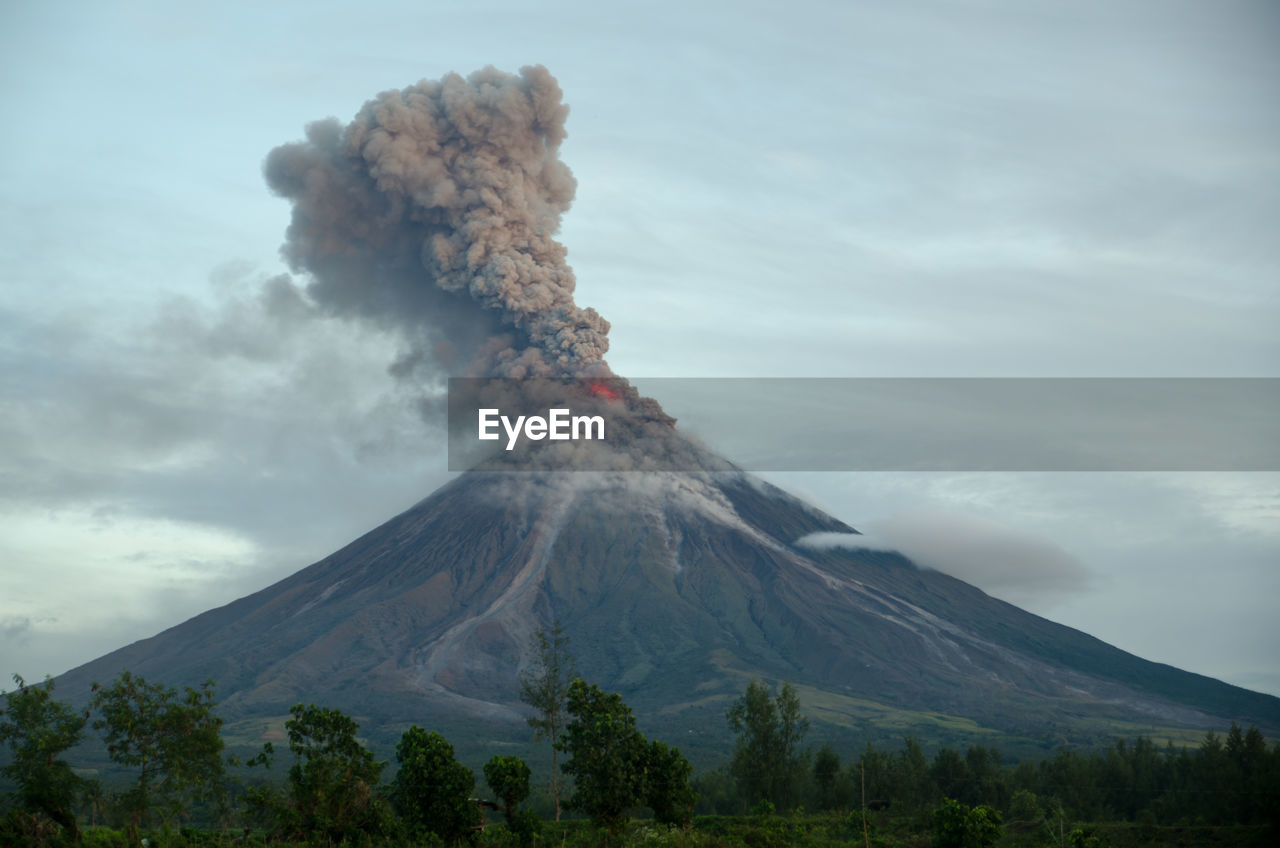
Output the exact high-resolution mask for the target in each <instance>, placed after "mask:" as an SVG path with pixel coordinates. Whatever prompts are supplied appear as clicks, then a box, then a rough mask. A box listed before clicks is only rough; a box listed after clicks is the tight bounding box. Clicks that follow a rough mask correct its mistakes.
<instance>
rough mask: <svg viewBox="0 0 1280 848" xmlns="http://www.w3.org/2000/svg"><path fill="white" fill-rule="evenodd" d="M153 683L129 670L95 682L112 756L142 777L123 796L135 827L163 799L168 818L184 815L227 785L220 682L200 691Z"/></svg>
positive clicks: (99, 725)
mask: <svg viewBox="0 0 1280 848" xmlns="http://www.w3.org/2000/svg"><path fill="white" fill-rule="evenodd" d="M185 688H186V691H185V694H184V695H183V696H182V697H181V698H179V696H178V693H177V691H176V690H175V689H173V688H172V687H169V686H165V685H163V684H160V683H148V682H147V681H146V680H145V679H144V678H142V677H140V676H136V675H134V674H132V673H130V672H129V671H122V672H121V673H120V675H119V677H117V678H116V679H115V681H114V682H113V683H112V684H111V685H110V686H105V687H104V686H102V685H100V684H98V683H94V684H93V692H94V696H93V699H92V701H91V702H90V706H91V709H92V710H94V711H96V712H97V713H98V715H99V718H98V719H97V720H96V721H94V723H93V727H94V729H95V730H101V731H104V737H105V739H106V742H107V754H108V756H110V757H111V759H113V760H115V761H116V762H117V763H119V764H120V765H123V766H127V767H132V768H137V769H138V777H137V780H136V782H135V783H134V785H133V788H132V789H130V790H129V791H128V792H127V793H125V795H124V799H123V800H124V803H125V809H126V811H127V812H128V813H129V829H130V831H131V832H136V831H137V828H138V826H139V825H141V824H145V823H146V821H147V817H148V815H149V814H150V812H151V810H152V808H153V807H155V806H156V804H157V803H160V802H167V803H166V804H165V806H164V807H163V808H162V811H163V812H164V813H165V814H166V815H167V816H181V814H182V812H183V810H184V804H185V802H187V801H189V800H193V799H200V798H207V797H210V796H212V795H215V794H218V793H220V792H222V791H223V789H224V777H225V764H224V762H223V759H222V749H223V741H222V719H221V718H219V717H218V716H216V715H214V712H213V711H214V707H215V706H216V702H215V701H214V687H213V681H212V680H209V681H206V682H205V683H204V684H202V685H201V687H200V688H199V689H192V688H191V687H190V686H188V687H185Z"/></svg>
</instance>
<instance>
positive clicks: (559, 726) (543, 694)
mask: <svg viewBox="0 0 1280 848" xmlns="http://www.w3.org/2000/svg"><path fill="white" fill-rule="evenodd" d="M529 648H530V651H531V653H532V657H531V659H530V660H529V668H528V669H527V670H526V671H524V672H522V673H521V675H520V700H521V701H524V702H525V703H526V704H528V705H529V706H531V707H533V708H534V709H535V710H537V711H538V714H537V715H535V716H532V717H530V718H529V719H528V722H529V726H530V727H532V728H533V735H534V738H535V739H548V740H550V741H551V795H552V797H553V798H554V799H555V805H556V821H560V770H559V769H558V768H557V767H556V765H557V764H556V752H557V751H559V750H560V747H559V742H560V734H561V733H562V732H564V727H565V722H566V721H567V719H568V716H567V712H566V710H567V706H566V698H567V697H568V695H569V684H570V681H572V680H573V679H574V677H575V676H576V674H575V672H574V662H573V657H572V656H571V655H570V654H569V637H568V636H566V635H564V630H563V629H561V627H560V622H559V621H556V622H555V623H554V624H552V626H551V631H550V632H548V631H547V630H545V629H543V628H541V627H540V628H538V629H537V630H536V631H535V632H534V634H533V638H532V639H531V640H530V645H529Z"/></svg>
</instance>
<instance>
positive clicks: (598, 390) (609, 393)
mask: <svg viewBox="0 0 1280 848" xmlns="http://www.w3.org/2000/svg"><path fill="white" fill-rule="evenodd" d="M591 394H593V395H594V396H596V397H602V398H604V399H605V400H617V399H618V393H617V392H615V391H614V390H613V389H611V388H609V387H608V386H606V385H603V384H601V383H592V384H591Z"/></svg>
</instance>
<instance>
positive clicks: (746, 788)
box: [728, 680, 809, 811]
mask: <svg viewBox="0 0 1280 848" xmlns="http://www.w3.org/2000/svg"><path fill="white" fill-rule="evenodd" d="M728 719H729V726H730V727H732V728H733V730H734V731H735V732H736V733H737V734H738V741H737V745H736V746H735V747H734V751H733V763H732V765H730V767H729V770H730V772H731V773H732V774H733V777H734V781H735V782H736V784H737V786H738V793H739V796H740V798H741V800H742V801H743V802H744V804H745V805H747V806H752V805H755V804H757V803H759V802H761V801H768V802H769V803H770V804H772V805H773V806H774V807H775V808H776V809H780V810H784V811H785V810H789V809H791V807H792V806H794V805H795V804H796V803H797V801H798V799H799V788H800V780H801V776H802V774H803V772H804V760H803V758H802V756H801V752H800V742H801V741H802V740H803V739H804V735H805V733H806V732H807V731H808V729H809V720H808V719H807V718H805V717H804V716H803V715H801V714H800V698H799V696H798V695H796V690H795V688H794V687H793V686H792V685H791V684H790V683H784V684H783V686H782V691H780V692H779V693H778V697H777V698H776V699H773V698H771V697H770V695H769V688H768V687H767V686H765V685H764V684H763V683H761V682H760V681H759V680H752V681H751V683H749V684H748V685H747V691H746V692H744V693H743V695H742V697H741V698H739V699H738V700H737V701H735V702H734V704H733V706H732V707H730V708H729V712H728Z"/></svg>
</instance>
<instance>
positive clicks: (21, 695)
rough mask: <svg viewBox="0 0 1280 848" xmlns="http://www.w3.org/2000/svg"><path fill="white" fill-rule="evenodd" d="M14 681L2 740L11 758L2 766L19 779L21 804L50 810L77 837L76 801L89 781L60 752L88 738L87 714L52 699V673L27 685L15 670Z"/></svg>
mask: <svg viewBox="0 0 1280 848" xmlns="http://www.w3.org/2000/svg"><path fill="white" fill-rule="evenodd" d="M13 682H14V683H16V684H18V689H17V691H15V692H9V693H7V695H6V703H5V712H4V719H3V720H0V742H4V743H7V744H8V745H9V749H10V750H11V751H12V752H13V762H11V763H10V764H9V765H7V766H5V767H4V768H3V769H0V772H3V773H4V775H5V776H6V777H8V778H9V779H10V780H12V781H14V782H15V783H16V784H17V785H18V792H17V804H18V806H19V807H21V808H22V809H24V810H27V811H29V812H32V813H42V814H44V815H45V816H48V817H49V819H51V820H52V821H54V822H57V823H58V824H59V825H61V826H62V827H63V828H64V829H65V830H66V831H67V833H68V835H69V836H70V837H71V838H72V839H73V840H77V841H78V840H79V838H80V830H79V828H78V827H77V826H76V817H75V813H74V812H73V807H74V804H75V799H76V795H77V794H79V792H80V790H81V789H82V788H83V787H84V785H85V781H84V779H83V778H81V777H79V776H77V775H76V773H75V772H73V771H72V770H71V766H70V765H69V764H68V763H67V761H66V760H64V759H62V758H61V756H60V755H61V754H62V752H63V751H65V750H67V749H68V748H70V747H72V746H74V745H78V744H79V743H80V741H81V739H83V738H84V725H85V719H84V718H83V717H82V716H78V715H76V714H75V712H74V711H73V710H72V709H71V707H70V706H69V705H67V704H65V703H63V702H62V701H55V700H53V698H52V694H53V680H52V679H46V680H45V682H44V686H28V685H27V684H26V681H24V680H23V679H22V677H21V675H17V674H15V675H14V676H13Z"/></svg>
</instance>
